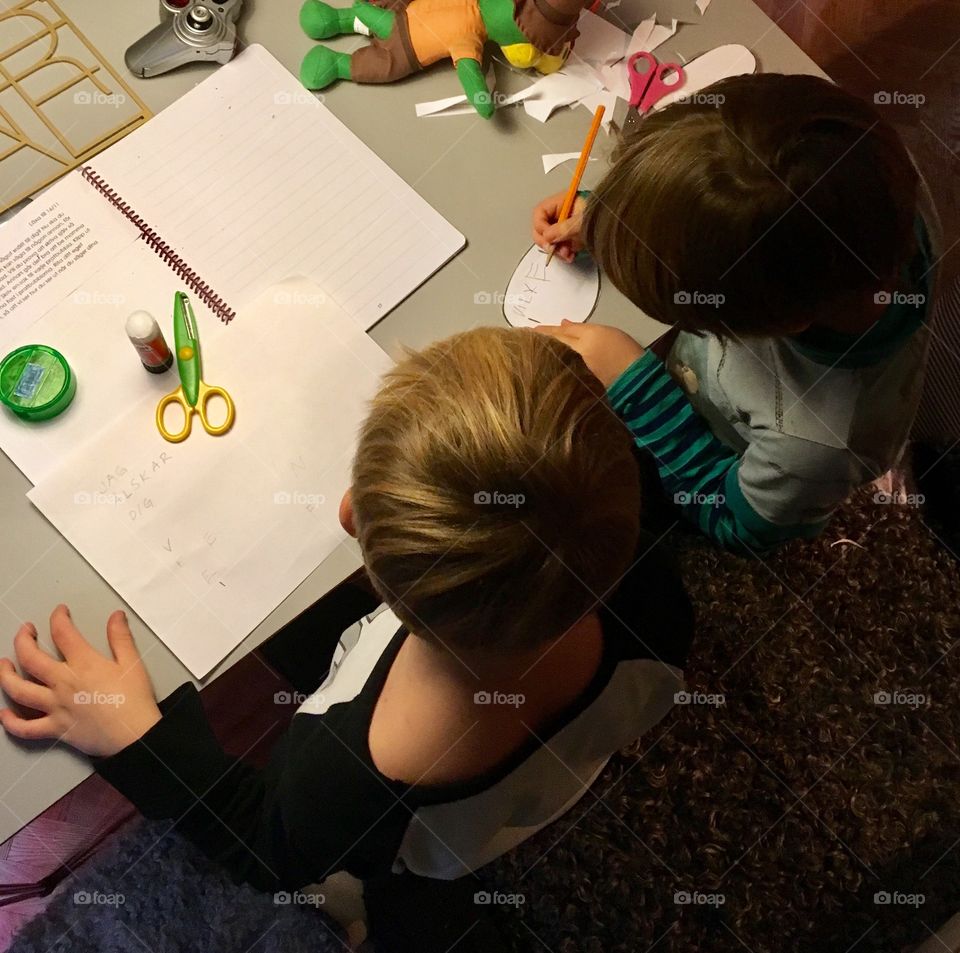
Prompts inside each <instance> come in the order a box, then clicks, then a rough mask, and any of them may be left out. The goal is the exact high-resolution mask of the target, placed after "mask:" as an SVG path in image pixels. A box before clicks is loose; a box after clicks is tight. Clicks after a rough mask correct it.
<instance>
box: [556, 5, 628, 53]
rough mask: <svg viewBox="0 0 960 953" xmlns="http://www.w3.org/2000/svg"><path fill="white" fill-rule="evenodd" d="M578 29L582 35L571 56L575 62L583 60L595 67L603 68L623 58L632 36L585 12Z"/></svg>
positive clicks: (579, 20) (574, 45) (578, 21)
mask: <svg viewBox="0 0 960 953" xmlns="http://www.w3.org/2000/svg"><path fill="white" fill-rule="evenodd" d="M577 29H578V30H579V31H580V35H579V36H578V37H577V39H576V41H575V42H574V44H573V51H572V53H571V55H570V58H571V59H572V60H573V61H574V62H576V61H578V60H583V61H584V62H587V63H590V64H591V65H593V66H603V65H605V64H607V63H615V62H616V61H617V60H619V59H622V58H623V53H624V50H626V48H627V41H628V40H629V39H630V36H629V34H627V33H625V32H624V31H623V30H621V29H620V28H619V27H618V26H614V24H612V23H611V22H610V21H609V20H605V19H604V18H603V17H599V16H597V15H596V14H595V13H591V12H590V11H589V10H583V11H581V13H580V18H579V19H578V20H577Z"/></svg>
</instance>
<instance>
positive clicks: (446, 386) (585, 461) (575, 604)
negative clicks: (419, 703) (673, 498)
mask: <svg viewBox="0 0 960 953" xmlns="http://www.w3.org/2000/svg"><path fill="white" fill-rule="evenodd" d="M352 499H353V512H354V521H355V524H356V528H357V534H358V538H359V541H360V547H361V550H362V552H363V558H364V562H365V564H366V568H367V572H368V574H369V576H370V579H371V581H372V583H373V585H374V587H375V589H376V590H377V592H378V594H379V595H380V596H381V597H382V598H383V599H384V601H385V602H387V603H388V605H390V607H391V608H392V609H393V610H394V612H396V614H397V615H398V616H399V618H400V619H401V620H402V621H403V623H404V624H405V625H406V626H407V627H408V628H409V629H410V630H411V631H413V632H415V633H416V634H417V635H419V636H422V637H424V638H427V639H436V640H438V641H440V642H442V643H443V644H445V645H449V646H450V647H456V646H459V647H463V648H476V649H483V648H490V649H496V650H501V651H508V652H509V651H520V650H523V649H528V648H532V647H534V646H536V645H537V644H540V643H542V642H545V641H548V640H550V639H553V638H557V637H559V636H560V635H562V634H563V633H564V632H565V631H566V630H567V629H568V628H569V627H570V626H571V625H573V624H574V623H575V622H576V621H578V620H579V619H580V618H581V617H582V616H584V615H585V614H586V613H588V612H589V611H591V609H593V608H594V607H595V606H596V604H597V602H598V600H599V599H601V598H602V597H604V596H605V595H607V594H608V592H609V591H610V589H611V588H612V587H614V586H615V585H616V583H617V582H618V581H619V579H620V577H621V576H622V575H623V573H624V572H625V571H626V570H627V568H628V567H629V565H630V561H631V558H632V556H633V551H634V547H635V546H636V540H637V533H638V524H639V505H640V492H639V480H638V475H637V468H636V462H635V460H634V457H633V453H632V448H631V441H630V437H629V435H628V433H627V431H626V429H625V428H624V426H623V424H622V423H621V422H620V421H619V420H617V418H616V417H615V415H614V414H613V412H612V411H611V409H610V407H609V405H608V404H607V402H606V398H605V394H604V390H603V387H602V385H601V384H600V382H599V381H597V380H596V378H594V377H593V375H592V374H590V372H589V371H588V370H587V368H586V365H585V364H584V363H583V361H582V359H581V358H580V356H579V355H578V354H577V353H576V352H575V351H573V350H571V349H570V348H569V347H567V346H566V345H565V344H562V343H561V342H559V341H557V340H555V339H553V338H550V337H547V336H545V335H541V334H537V333H535V332H533V331H527V330H519V329H516V330H507V329H505V328H504V329H494V328H479V329H476V330H473V331H468V332H466V333H463V334H458V335H455V336H454V337H452V338H449V339H447V340H445V341H441V342H439V343H437V344H434V345H432V346H430V347H428V348H426V349H425V350H423V351H420V352H417V353H412V354H410V355H409V356H408V357H407V358H406V360H404V361H403V362H402V363H400V364H398V365H397V366H396V367H395V368H394V369H393V370H392V371H390V372H389V373H388V374H387V375H386V377H385V380H384V384H383V387H382V388H381V390H380V392H379V394H378V395H377V397H376V398H375V400H374V401H373V406H372V409H371V412H370V415H369V417H368V418H367V421H366V423H365V424H364V426H363V428H362V430H361V434H360V440H359V446H358V449H357V455H356V459H355V462H354V467H353V488H352Z"/></svg>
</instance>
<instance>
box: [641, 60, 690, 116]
mask: <svg viewBox="0 0 960 953" xmlns="http://www.w3.org/2000/svg"><path fill="white" fill-rule="evenodd" d="M627 73H628V74H629V76H630V105H631V106H633V107H634V108H635V109H636V110H637V112H638V113H640V114H641V115H643V114H644V113H646V112H648V111H649V110H650V109H651V107H652V106H653V105H654V103H657V102H659V101H660V100H661V99H663V97H664V96H666V95H667V93H672V92H673V91H674V90H675V89H679V88H680V87H681V86H682V85H683V84H684V81H685V80H686V78H687V75H686V73H684V71H683V67H682V66H681V65H680V64H679V63H659V62H657V58H656V57H655V56H654V55H653V54H652V53H646V52H643V51H641V52H639V53H634V54H633V56H631V57H630V59H628V60H627Z"/></svg>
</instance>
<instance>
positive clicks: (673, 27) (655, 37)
mask: <svg viewBox="0 0 960 953" xmlns="http://www.w3.org/2000/svg"><path fill="white" fill-rule="evenodd" d="M676 32H677V21H676V20H671V21H670V26H662V25H661V24H659V23H658V24H657V25H656V26H654V28H653V29H652V30H651V31H650V35H649V36H648V37H647V39H646V41H645V43H644V45H643V46H642V47H641V48H640V49H641V50H644V51H646V52H647V53H649V52H650V51H651V50H655V49H656V48H657V47H658V46H659V45H660V44H661V43H664V42H666V41H667V40H669V39H670V37H671V36H673V34H674V33H676Z"/></svg>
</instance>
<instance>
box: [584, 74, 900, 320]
mask: <svg viewBox="0 0 960 953" xmlns="http://www.w3.org/2000/svg"><path fill="white" fill-rule="evenodd" d="M917 181H918V180H917V174H916V171H915V170H914V167H913V164H912V163H911V160H910V157H909V155H908V154H907V151H906V149H905V148H904V146H903V144H902V143H901V141H900V139H899V137H898V135H897V133H896V132H895V131H894V130H893V128H892V127H891V126H890V125H888V124H887V123H886V122H884V121H883V120H882V119H881V118H880V116H879V115H878V113H877V112H876V110H875V109H874V108H873V107H872V106H870V105H868V104H867V103H865V102H863V101H862V100H860V99H857V98H856V97H854V96H852V95H850V94H849V93H846V92H844V91H843V90H842V89H839V88H838V87H837V86H834V85H833V84H832V83H829V82H827V81H826V80H823V79H819V78H817V77H814V76H783V75H776V74H761V75H757V76H739V77H734V78H731V79H726V80H722V81H721V82H719V83H715V84H714V85H713V86H710V87H708V89H706V90H703V91H702V92H701V93H699V94H697V95H696V96H695V97H691V99H690V100H687V101H681V102H678V103H674V104H672V105H670V106H667V107H666V108H664V109H663V110H662V111H660V112H657V113H653V114H651V115H648V116H646V117H645V118H644V119H643V121H642V123H641V125H640V127H639V129H638V131H637V132H636V133H635V134H632V135H630V136H627V137H625V138H624V139H623V141H622V142H621V143H620V145H619V146H618V148H617V150H616V151H615V153H614V163H613V168H612V169H611V170H610V172H609V173H608V174H607V176H606V177H605V178H604V180H603V181H602V182H601V183H600V185H599V187H598V188H597V189H596V191H595V192H594V193H593V195H592V196H591V199H590V201H589V202H588V204H587V211H586V215H585V221H584V237H585V242H586V245H587V247H588V248H589V249H590V250H591V251H592V253H593V255H594V257H595V258H596V260H597V261H598V262H599V263H600V265H601V266H602V267H603V268H604V270H605V271H606V272H607V274H608V275H609V277H610V280H611V281H612V282H613V283H614V284H615V285H616V286H617V287H618V288H619V289H620V290H621V291H622V292H623V293H624V294H625V295H626V296H627V297H628V298H629V299H630V300H631V301H632V302H633V303H634V304H636V305H637V306H638V307H640V308H641V309H642V310H643V311H645V312H646V313H647V314H649V315H650V316H651V317H653V318H656V319H657V320H659V321H663V322H666V323H668V324H673V325H676V326H678V327H680V328H681V329H684V330H691V331H710V332H713V333H716V334H719V335H721V336H722V335H724V334H742V335H751V334H752V335H768V334H784V333H789V332H790V331H792V330H796V329H797V327H798V326H802V325H803V324H805V323H809V322H810V321H812V320H815V319H816V317H817V315H818V313H819V314H820V315H825V314H828V313H831V312H834V311H836V310H837V309H839V308H843V307H845V306H856V305H857V303H858V302H860V303H861V306H862V301H863V297H864V296H865V295H868V294H870V293H873V292H876V291H877V290H879V289H880V287H881V286H882V285H883V283H884V282H886V281H888V280H889V279H891V278H892V277H893V275H894V274H895V271H896V268H897V267H898V265H900V264H901V263H902V262H903V261H904V260H905V259H906V257H907V256H908V255H909V253H910V250H911V248H912V246H913V233H912V229H913V222H914V217H915V215H916V203H917Z"/></svg>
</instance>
